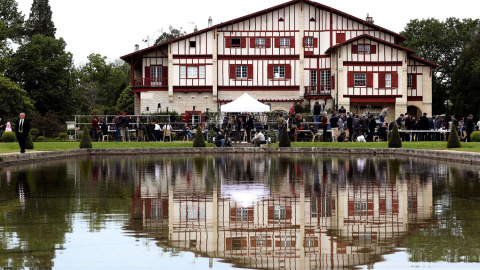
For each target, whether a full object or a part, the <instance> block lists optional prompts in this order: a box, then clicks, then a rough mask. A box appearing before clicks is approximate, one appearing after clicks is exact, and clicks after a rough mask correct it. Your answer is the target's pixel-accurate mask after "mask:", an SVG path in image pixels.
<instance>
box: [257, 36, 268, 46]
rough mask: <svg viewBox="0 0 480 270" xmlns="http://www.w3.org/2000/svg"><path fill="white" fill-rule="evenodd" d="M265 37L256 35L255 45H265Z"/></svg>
mask: <svg viewBox="0 0 480 270" xmlns="http://www.w3.org/2000/svg"><path fill="white" fill-rule="evenodd" d="M265 44H266V43H265V38H263V37H257V38H255V46H265Z"/></svg>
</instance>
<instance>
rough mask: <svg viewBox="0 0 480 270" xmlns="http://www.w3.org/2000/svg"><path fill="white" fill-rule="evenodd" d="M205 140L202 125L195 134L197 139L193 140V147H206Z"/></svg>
mask: <svg viewBox="0 0 480 270" xmlns="http://www.w3.org/2000/svg"><path fill="white" fill-rule="evenodd" d="M206 146H207V144H206V143H205V138H204V137H203V131H202V128H201V127H200V125H199V126H198V127H197V131H196V132H195V138H194V139H193V147H206Z"/></svg>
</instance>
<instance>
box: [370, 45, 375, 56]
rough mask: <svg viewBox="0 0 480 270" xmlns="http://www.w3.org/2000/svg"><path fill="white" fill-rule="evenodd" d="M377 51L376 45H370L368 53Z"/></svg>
mask: <svg viewBox="0 0 480 270" xmlns="http://www.w3.org/2000/svg"><path fill="white" fill-rule="evenodd" d="M375 53H377V45H370V54H375Z"/></svg>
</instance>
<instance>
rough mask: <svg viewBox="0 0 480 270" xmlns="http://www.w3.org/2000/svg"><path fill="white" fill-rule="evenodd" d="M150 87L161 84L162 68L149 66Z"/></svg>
mask: <svg viewBox="0 0 480 270" xmlns="http://www.w3.org/2000/svg"><path fill="white" fill-rule="evenodd" d="M150 78H151V80H152V81H151V85H160V84H161V83H162V79H161V78H162V67H161V66H151V67H150Z"/></svg>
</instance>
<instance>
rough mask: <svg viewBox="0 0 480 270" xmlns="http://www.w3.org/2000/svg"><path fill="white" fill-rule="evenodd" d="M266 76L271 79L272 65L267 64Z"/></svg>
mask: <svg viewBox="0 0 480 270" xmlns="http://www.w3.org/2000/svg"><path fill="white" fill-rule="evenodd" d="M267 77H268V78H269V79H273V65H268V67H267Z"/></svg>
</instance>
